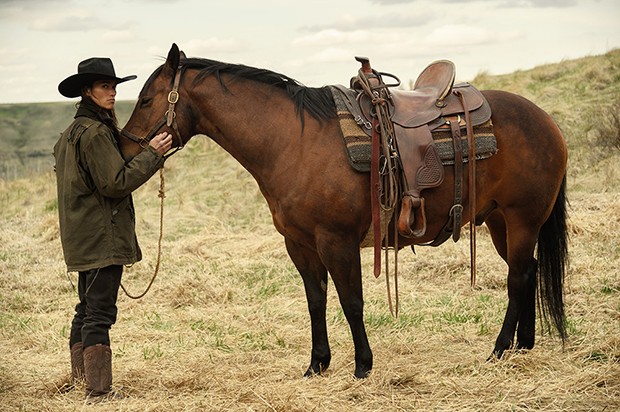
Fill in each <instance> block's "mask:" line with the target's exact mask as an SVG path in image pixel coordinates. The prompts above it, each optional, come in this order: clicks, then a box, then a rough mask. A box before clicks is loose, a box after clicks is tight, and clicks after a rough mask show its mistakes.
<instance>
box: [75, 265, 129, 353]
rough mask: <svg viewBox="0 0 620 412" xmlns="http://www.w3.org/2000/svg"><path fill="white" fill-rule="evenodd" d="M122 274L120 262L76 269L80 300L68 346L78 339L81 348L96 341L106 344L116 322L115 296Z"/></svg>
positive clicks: (76, 307) (108, 342)
mask: <svg viewBox="0 0 620 412" xmlns="http://www.w3.org/2000/svg"><path fill="white" fill-rule="evenodd" d="M122 274H123V267H122V266H108V267H105V268H101V269H93V270H89V271H86V272H79V278H78V295H79V297H80V303H78V304H77V305H76V306H75V316H74V317H73V322H72V324H71V336H70V338H69V345H70V346H73V345H74V344H75V343H78V342H82V344H83V347H84V348H87V347H89V346H92V345H96V344H98V343H101V344H104V345H108V346H109V345H110V334H109V332H110V328H111V327H112V325H113V324H114V323H115V322H116V313H117V309H116V298H117V296H118V288H119V286H120V284H121V276H122Z"/></svg>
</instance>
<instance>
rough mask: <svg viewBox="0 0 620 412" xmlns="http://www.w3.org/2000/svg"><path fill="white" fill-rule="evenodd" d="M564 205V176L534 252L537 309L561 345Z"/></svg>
mask: <svg viewBox="0 0 620 412" xmlns="http://www.w3.org/2000/svg"><path fill="white" fill-rule="evenodd" d="M567 203H568V201H567V198H566V175H564V178H563V180H562V185H561V186H560V192H559V193H558V196H557V198H556V199H555V204H554V205H553V211H552V212H551V216H549V218H548V219H547V221H546V222H545V223H544V224H543V226H542V228H541V229H540V234H539V235H538V253H537V259H538V307H539V310H540V312H541V314H542V316H543V319H544V320H545V322H547V324H549V323H552V324H553V325H554V326H555V328H556V329H557V331H558V333H559V334H560V337H561V338H562V342H564V340H565V339H566V324H565V316H564V300H563V286H564V274H565V270H566V267H567V266H568V230H567V226H566V206H567ZM550 321H551V322H550Z"/></svg>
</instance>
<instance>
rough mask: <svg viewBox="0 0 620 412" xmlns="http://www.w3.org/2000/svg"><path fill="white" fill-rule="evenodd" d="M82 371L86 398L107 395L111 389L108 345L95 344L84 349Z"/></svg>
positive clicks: (109, 350) (110, 360) (110, 365)
mask: <svg viewBox="0 0 620 412" xmlns="http://www.w3.org/2000/svg"><path fill="white" fill-rule="evenodd" d="M84 372H85V375H84V376H85V380H86V398H90V399H93V398H99V397H102V398H103V397H108V396H109V395H110V394H111V391H112V350H111V349H110V347H109V346H107V345H102V344H97V345H93V346H89V347H87V348H86V349H84ZM102 400H103V399H102Z"/></svg>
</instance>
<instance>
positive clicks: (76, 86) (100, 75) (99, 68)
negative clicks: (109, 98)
mask: <svg viewBox="0 0 620 412" xmlns="http://www.w3.org/2000/svg"><path fill="white" fill-rule="evenodd" d="M136 77H138V76H136V75H133V74H132V75H131V76H127V77H116V73H115V72H114V65H113V64H112V60H110V59H109V58H107V57H91V58H90V59H86V60H84V61H81V62H80V63H79V64H78V72H77V74H74V75H72V76H69V77H67V78H66V79H65V80H63V81H62V82H60V84H59V85H58V91H59V92H60V94H62V95H63V96H65V97H78V96H80V95H81V92H82V87H83V86H88V85H91V84H92V83H93V82H94V81H95V80H114V81H116V84H118V83H123V82H126V81H127V80H133V79H135V78H136Z"/></svg>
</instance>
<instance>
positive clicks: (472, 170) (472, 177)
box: [454, 90, 476, 288]
mask: <svg viewBox="0 0 620 412" xmlns="http://www.w3.org/2000/svg"><path fill="white" fill-rule="evenodd" d="M454 93H455V94H456V95H457V96H458V97H459V98H460V99H461V103H462V104H463V108H464V109H465V125H466V127H467V144H468V146H469V147H468V149H469V152H468V157H469V254H470V260H471V262H470V263H471V287H472V288H473V287H475V286H476V142H475V141H474V131H473V127H472V125H471V119H470V117H469V110H467V105H466V102H465V95H464V94H463V93H461V91H460V90H457V91H455V92H454Z"/></svg>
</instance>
